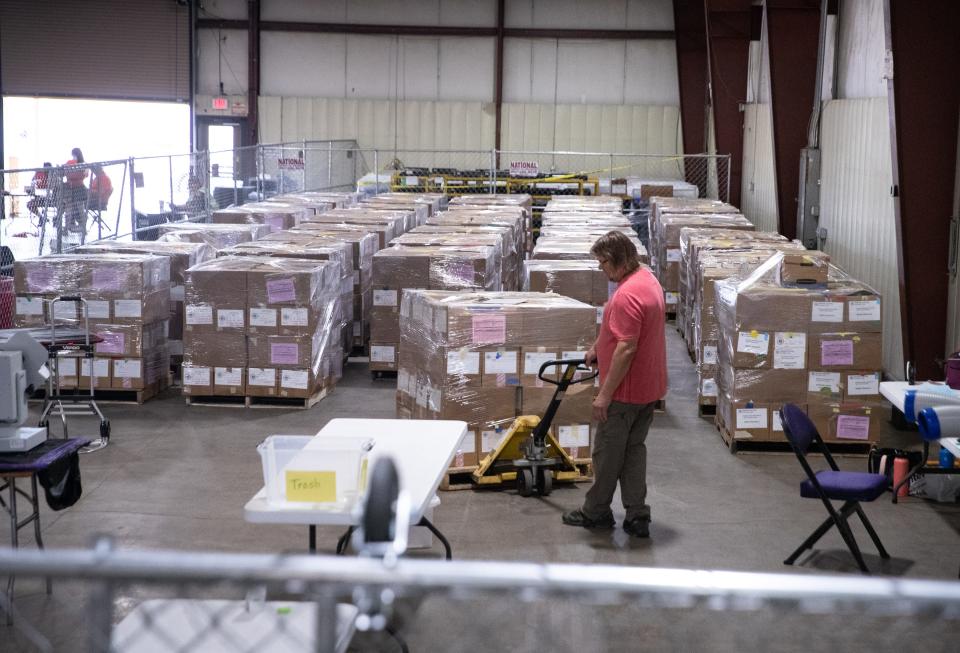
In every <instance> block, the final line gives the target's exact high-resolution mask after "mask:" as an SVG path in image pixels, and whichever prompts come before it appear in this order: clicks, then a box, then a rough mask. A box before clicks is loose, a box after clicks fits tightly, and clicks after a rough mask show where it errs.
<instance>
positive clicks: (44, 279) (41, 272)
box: [27, 265, 55, 292]
mask: <svg viewBox="0 0 960 653" xmlns="http://www.w3.org/2000/svg"><path fill="white" fill-rule="evenodd" d="M54 276H55V275H54V273H53V268H52V267H49V266H47V265H41V266H37V267H33V268H31V269H30V271H29V272H27V290H28V291H30V292H50V291H53V290H54Z"/></svg>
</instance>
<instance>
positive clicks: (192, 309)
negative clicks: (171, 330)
mask: <svg viewBox="0 0 960 653" xmlns="http://www.w3.org/2000/svg"><path fill="white" fill-rule="evenodd" d="M185 312H186V315H187V324H213V307H212V306H207V305H206V304H187V307H186V309H185Z"/></svg>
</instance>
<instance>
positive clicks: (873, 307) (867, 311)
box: [847, 299, 880, 322]
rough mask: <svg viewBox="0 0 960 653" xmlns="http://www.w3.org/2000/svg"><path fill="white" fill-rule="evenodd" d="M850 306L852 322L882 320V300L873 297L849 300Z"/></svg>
mask: <svg viewBox="0 0 960 653" xmlns="http://www.w3.org/2000/svg"><path fill="white" fill-rule="evenodd" d="M847 306H849V307H850V311H849V315H850V321H851V322H879V321H880V300H879V299H871V300H867V301H850V302H847Z"/></svg>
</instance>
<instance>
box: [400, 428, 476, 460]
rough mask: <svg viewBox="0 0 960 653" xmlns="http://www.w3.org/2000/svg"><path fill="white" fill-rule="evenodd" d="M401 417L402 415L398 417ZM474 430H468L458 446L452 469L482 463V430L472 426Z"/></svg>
mask: <svg viewBox="0 0 960 653" xmlns="http://www.w3.org/2000/svg"><path fill="white" fill-rule="evenodd" d="M397 416H398V417H400V415H397ZM471 426H473V428H467V432H466V433H464V435H463V438H461V440H460V444H459V445H457V451H456V453H455V454H454V455H453V461H451V463H450V467H453V468H457V467H475V466H476V465H477V464H478V463H479V462H480V454H479V452H480V442H479V440H480V429H479V426H477V425H471Z"/></svg>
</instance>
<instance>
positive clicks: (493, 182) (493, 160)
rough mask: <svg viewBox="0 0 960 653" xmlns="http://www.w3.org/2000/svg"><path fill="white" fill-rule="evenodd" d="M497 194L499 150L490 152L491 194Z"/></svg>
mask: <svg viewBox="0 0 960 653" xmlns="http://www.w3.org/2000/svg"><path fill="white" fill-rule="evenodd" d="M496 192H497V148H493V149H491V150H490V194H491V195H493V194H494V193H496Z"/></svg>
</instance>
